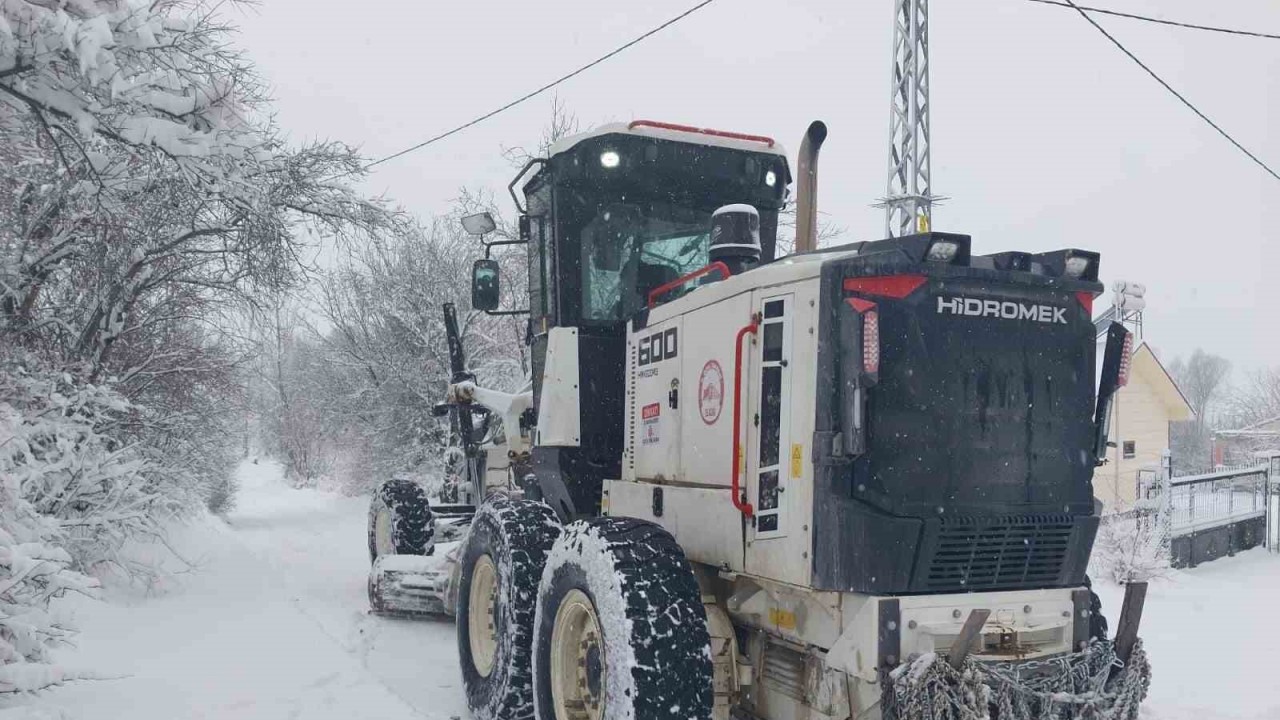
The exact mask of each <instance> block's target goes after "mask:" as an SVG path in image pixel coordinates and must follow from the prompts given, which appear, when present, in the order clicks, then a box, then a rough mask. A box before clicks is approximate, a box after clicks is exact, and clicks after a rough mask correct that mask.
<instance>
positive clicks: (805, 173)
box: [796, 120, 827, 253]
mask: <svg viewBox="0 0 1280 720" xmlns="http://www.w3.org/2000/svg"><path fill="white" fill-rule="evenodd" d="M826 139H827V125H826V123H824V122H822V121H821V120H814V121H813V122H811V123H809V129H808V130H806V131H805V133H804V141H803V142H801V143H800V157H799V158H798V159H797V160H796V185H797V187H796V252H798V253H801V252H809V251H810V250H816V249H817V248H818V151H819V150H821V149H822V142H823V141H824V140H826Z"/></svg>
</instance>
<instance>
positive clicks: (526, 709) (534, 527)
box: [457, 495, 560, 720]
mask: <svg viewBox="0 0 1280 720" xmlns="http://www.w3.org/2000/svg"><path fill="white" fill-rule="evenodd" d="M559 534H560V523H559V522H558V521H557V520H556V515H555V513H554V512H552V510H551V508H549V507H547V506H546V505H544V504H542V503H537V502H532V501H529V500H518V499H511V498H508V497H506V496H503V495H494V496H491V497H490V498H489V499H488V500H486V501H485V503H484V505H482V506H480V509H479V510H478V511H477V512H476V515H475V518H474V519H473V520H472V523H471V530H470V531H469V532H468V533H467V539H466V541H465V544H464V545H463V548H462V553H461V556H460V558H459V560H460V562H461V574H460V577H459V583H458V604H457V608H458V610H457V630H458V656H459V659H460V661H461V662H460V664H461V666H462V684H463V687H464V688H465V690H466V694H467V705H468V707H470V709H471V714H472V717H474V718H475V720H524V719H526V718H531V717H533V708H532V706H531V705H532V702H533V690H532V684H533V678H532V674H533V670H532V661H531V654H532V652H533V621H534V606H535V602H534V601H535V599H536V597H537V592H538V580H539V578H541V577H542V565H543V562H544V561H545V560H546V556H547V551H548V550H550V549H551V546H552V544H553V543H554V542H555V540H556V537H557V536H558V535H559Z"/></svg>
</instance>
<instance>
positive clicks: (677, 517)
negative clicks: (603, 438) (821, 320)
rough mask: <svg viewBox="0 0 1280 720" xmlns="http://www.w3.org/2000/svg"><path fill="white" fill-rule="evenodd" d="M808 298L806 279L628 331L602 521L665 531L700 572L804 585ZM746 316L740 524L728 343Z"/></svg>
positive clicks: (811, 352)
mask: <svg viewBox="0 0 1280 720" xmlns="http://www.w3.org/2000/svg"><path fill="white" fill-rule="evenodd" d="M761 277H764V276H763V275H761ZM817 293H818V280H817V279H816V278H813V277H810V278H806V279H802V280H793V281H791V282H780V283H777V284H775V285H771V286H769V287H764V288H759V287H757V288H750V286H749V285H747V286H744V292H742V293H738V294H735V295H730V296H727V297H724V298H723V299H721V300H719V301H717V302H713V303H710V304H706V305H701V306H698V307H694V308H692V309H690V310H688V311H687V312H685V313H684V314H680V315H674V316H671V317H666V318H657V319H655V320H654V321H653V322H650V323H644V324H643V325H644V326H643V327H639V328H637V327H634V326H633V327H632V328H631V331H630V333H629V335H628V348H627V352H628V373H627V378H628V380H627V401H626V402H627V425H626V434H625V440H626V452H625V453H624V457H623V468H622V481H623V482H620V483H613V490H612V491H611V495H610V498H609V512H610V514H614V515H626V516H633V517H641V518H646V519H651V520H654V521H655V522H658V523H660V524H662V525H664V526H665V527H667V528H668V529H669V530H671V532H672V533H673V534H674V535H675V536H676V538H677V539H678V540H679V541H680V543H681V545H682V546H684V547H685V548H686V550H688V551H689V553H690V558H691V559H694V560H696V561H698V562H703V563H707V564H709V565H713V566H717V567H729V568H732V569H735V570H737V569H745V571H746V572H749V573H751V574H753V575H758V576H761V577H764V578H769V579H773V580H777V581H781V582H786V583H791V584H795V585H804V584H806V583H808V582H809V573H810V567H811V566H810V563H809V562H808V557H809V552H810V547H811V544H812V539H811V534H810V528H811V527H812V522H811V520H810V517H809V515H810V513H811V511H812V508H813V488H812V477H813V474H812V465H811V459H810V454H809V447H810V444H809V443H810V440H809V439H810V437H811V435H812V432H813V410H812V403H811V401H810V400H809V398H812V397H813V393H815V392H816V380H815V373H814V367H815V358H816V353H817V337H818V336H817V331H816V322H817ZM753 316H755V317H757V318H758V320H759V322H760V325H759V327H758V329H757V331H756V332H755V333H754V334H751V335H748V336H746V338H744V339H743V342H742V368H741V388H740V398H739V402H740V408H741V432H740V442H741V453H742V455H741V458H740V459H739V462H740V463H741V465H740V468H741V483H742V495H743V497H744V498H745V499H746V501H747V502H749V503H751V504H752V505H753V507H754V514H753V517H750V518H748V517H747V516H746V515H744V514H743V513H741V512H739V511H738V510H737V509H736V508H734V506H733V498H732V494H731V492H730V487H731V483H732V474H733V462H734V458H733V413H734V394H735V384H734V383H735V343H736V341H737V335H738V332H739V331H740V330H741V329H742V328H743V327H744V326H746V325H749V324H750V323H751V322H752V319H753ZM633 484H634V485H633ZM644 488H648V489H647V491H646V490H644ZM654 488H662V492H661V497H660V499H655V495H654V492H655V491H654ZM744 557H745V564H744Z"/></svg>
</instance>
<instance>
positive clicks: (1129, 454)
mask: <svg viewBox="0 0 1280 720" xmlns="http://www.w3.org/2000/svg"><path fill="white" fill-rule="evenodd" d="M1137 456H1138V448H1137V447H1136V446H1135V443H1134V442H1133V441H1132V440H1125V441H1124V459H1125V460H1131V459H1133V458H1135V457H1137Z"/></svg>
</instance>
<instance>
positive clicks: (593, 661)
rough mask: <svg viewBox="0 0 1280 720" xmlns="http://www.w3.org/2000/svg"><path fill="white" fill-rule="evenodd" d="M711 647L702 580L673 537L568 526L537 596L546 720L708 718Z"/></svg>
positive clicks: (616, 526) (646, 530)
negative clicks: (703, 600)
mask: <svg viewBox="0 0 1280 720" xmlns="http://www.w3.org/2000/svg"><path fill="white" fill-rule="evenodd" d="M710 646H711V639H710V636H709V634H708V632H707V617H706V610H705V609H704V608H703V606H702V596H701V593H700V591H699V589H698V581H697V579H696V578H695V577H694V575H693V571H692V569H691V568H690V567H689V563H688V561H687V560H685V556H684V552H683V551H682V550H681V549H680V546H679V545H678V544H677V543H676V541H675V539H674V538H672V537H671V535H670V534H668V533H667V531H666V530H664V529H662V528H661V527H659V526H657V525H654V524H652V523H648V522H644V521H642V520H635V519H631V518H596V519H593V520H587V521H579V522H575V523H573V524H571V525H568V526H566V527H565V529H564V532H563V533H561V535H560V539H559V540H557V541H556V544H555V547H554V548H552V550H551V554H550V556H549V557H548V558H547V564H546V567H545V568H544V569H543V572H542V584H541V585H540V587H539V589H538V613H537V620H536V633H535V635H534V646H533V653H534V656H533V671H534V704H535V707H536V710H537V718H538V720H611V719H612V718H635V720H677V719H678V720H706V719H709V718H710V717H711V708H712V704H713V701H714V697H713V692H714V691H713V686H712V667H711V649H710Z"/></svg>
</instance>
